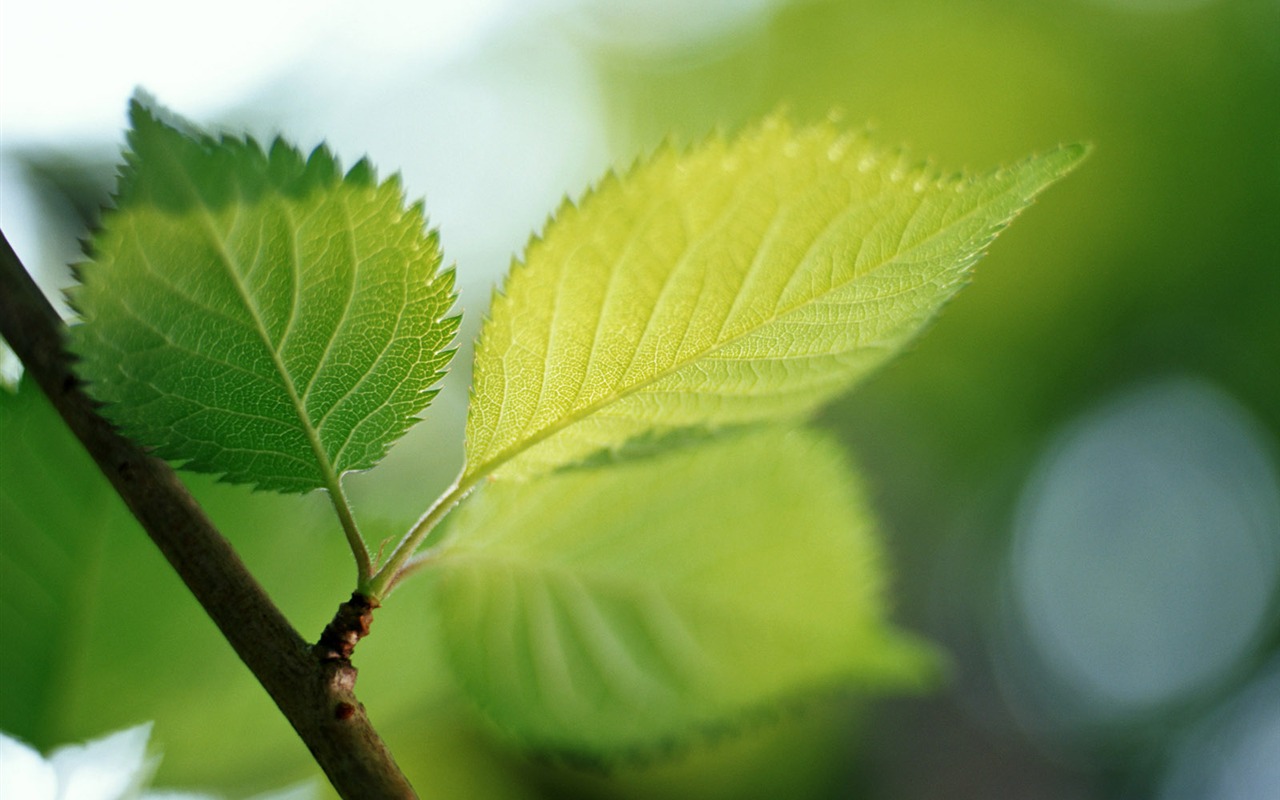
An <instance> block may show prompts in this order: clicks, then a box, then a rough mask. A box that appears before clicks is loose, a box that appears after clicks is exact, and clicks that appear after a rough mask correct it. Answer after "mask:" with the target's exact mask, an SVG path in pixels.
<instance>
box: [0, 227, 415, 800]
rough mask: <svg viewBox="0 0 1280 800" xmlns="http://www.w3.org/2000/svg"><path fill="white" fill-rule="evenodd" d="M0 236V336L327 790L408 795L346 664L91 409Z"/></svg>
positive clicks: (172, 484) (36, 294) (52, 320)
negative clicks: (267, 699) (274, 709)
mask: <svg viewBox="0 0 1280 800" xmlns="http://www.w3.org/2000/svg"><path fill="white" fill-rule="evenodd" d="M0 242H2V243H3V247H2V248H0V333H2V334H3V335H4V338H5V339H6V340H7V341H8V342H9V345H10V346H11V347H12V348H13V350H14V352H16V353H17V355H18V358H20V359H21V360H22V363H23V364H24V365H26V368H27V372H28V373H29V374H30V375H31V377H32V378H34V379H35V381H36V383H38V384H39V385H40V388H41V389H43V390H44V393H45V394H46V395H48V397H49V400H50V401H51V402H52V403H53V406H54V408H56V409H57V411H58V413H59V414H61V415H62V418H63V420H65V421H66V423H67V426H68V427H70V428H71V430H72V431H73V432H74V433H75V435H76V436H77V437H78V438H79V439H80V441H81V442H82V443H83V444H84V446H85V449H86V450H88V451H89V454H90V455H92V456H93V459H94V461H96V462H97V463H98V466H99V468H101V469H102V472H103V474H105V475H106V476H107V479H108V480H110V481H111V484H112V486H114V487H115V489H116V491H117V492H119V493H120V496H121V497H122V498H124V501H125V503H126V504H127V505H128V506H129V510H130V511H132V512H133V515H134V516H135V517H137V519H138V521H139V522H140V523H141V524H142V527H143V528H144V529H145V530H146V532H147V534H148V535H149V536H150V537H151V540H152V541H153V542H155V544H156V546H157V547H159V548H160V551H161V552H162V553H164V556H165V558H167V559H168V560H169V563H170V564H171V565H172V566H173V568H174V570H175V571H176V572H177V573H178V575H179V576H180V577H181V578H182V580H183V582H184V583H186V585H187V588H189V589H190V590H191V593H192V594H193V595H195V597H196V599H197V600H198V601H199V602H200V605H201V606H203V607H204V610H205V611H206V612H207V613H208V614H209V616H210V617H211V618H212V619H213V621H214V623H215V624H216V625H217V626H218V628H219V630H221V631H222V635H223V636H225V637H226V639H227V641H228V642H230V644H231V646H232V647H233V648H234V649H235V651H236V654H237V655H239V656H240V659H241V660H242V661H244V663H245V665H246V666H247V667H249V670H250V671H251V672H253V674H254V676H255V677H256V678H257V679H258V681H259V682H260V683H261V684H262V686H263V688H264V689H266V690H267V693H268V694H270V695H271V698H272V699H273V700H274V701H275V703H276V705H277V706H279V707H280V710H281V712H283V713H284V715H285V717H286V718H287V719H288V720H289V722H290V724H292V725H293V728H294V730H296V731H297V732H298V736H300V737H301V738H302V741H303V742H304V743H306V745H307V747H308V749H310V750H311V754H312V755H313V756H314V757H315V759H316V762H317V763H319V765H320V767H321V768H322V769H323V770H324V772H325V774H326V775H327V776H328V777H329V780H330V781H331V782H332V783H333V786H334V788H335V789H337V790H338V793H339V794H340V795H342V797H344V798H347V799H348V800H356V799H357V798H359V799H360V800H363V799H364V798H370V800H373V799H374V798H377V799H379V800H382V799H383V798H412V797H415V796H416V795H414V792H413V788H412V787H411V786H410V785H409V782H408V781H407V780H406V779H405V777H404V775H403V774H402V773H401V772H400V769H399V767H397V766H396V763H395V761H394V760H393V759H392V757H391V753H390V751H388V750H387V747H386V745H385V744H383V742H382V739H381V738H379V736H378V734H377V732H376V731H375V730H374V729H373V726H372V725H370V724H369V719H368V717H367V716H365V712H364V707H363V706H362V705H360V702H359V701H358V700H357V699H356V696H355V693H354V691H353V688H354V686H355V677H356V670H355V668H354V667H352V666H351V662H350V661H349V660H347V658H343V657H340V658H326V657H324V656H323V655H322V653H321V652H319V651H320V650H321V649H322V648H317V650H316V651H313V650H312V648H310V647H308V645H307V643H306V641H304V640H303V638H302V637H301V636H300V635H299V634H298V632H297V631H295V630H294V629H293V626H292V625H290V624H289V621H288V620H287V619H285V617H284V615H283V614H282V613H281V612H280V610H279V609H278V608H276V606H275V604H274V603H272V602H271V598H270V597H268V596H267V594H266V592H265V591H264V590H263V589H262V587H261V586H259V585H258V582H257V581H256V580H255V579H254V577H253V575H252V574H250V573H249V571H248V569H247V568H246V567H245V566H244V564H243V563H242V562H241V561H240V557H239V556H238V555H237V554H236V552H235V550H234V549H232V547H231V544H230V543H229V542H228V541H227V540H226V539H225V538H223V536H222V534H221V533H219V532H218V530H217V529H216V528H214V526H213V524H212V523H211V522H210V521H209V519H208V518H207V517H206V516H205V514H204V512H203V510H202V509H201V508H200V506H199V505H198V504H197V503H196V501H195V500H194V499H193V498H192V497H191V495H190V494H189V493H188V492H187V490H186V487H184V486H183V485H182V483H181V482H180V481H179V480H178V477H177V475H175V474H174V472H173V469H172V468H170V467H169V465H168V464H166V463H165V462H163V461H161V460H159V459H157V458H153V457H151V456H149V455H148V454H147V453H146V452H145V451H144V450H143V449H142V448H140V447H139V446H138V445H136V444H134V443H133V442H131V441H129V440H127V439H125V438H124V437H122V436H121V435H120V434H118V433H117V432H116V431H115V429H114V428H113V427H112V426H111V424H110V423H109V422H107V421H106V420H105V419H103V418H102V417H101V416H99V415H98V413H97V411H96V409H95V406H94V403H93V401H92V400H91V399H90V398H89V396H88V395H87V394H85V393H84V391H83V390H82V388H81V384H80V381H79V379H78V378H76V376H75V374H74V373H73V372H72V369H71V361H72V359H71V357H70V356H69V355H68V354H67V352H66V349H65V348H64V346H63V337H64V335H65V330H66V329H65V327H64V326H63V324H62V321H61V319H60V318H59V317H58V314H57V312H56V311H54V309H53V306H51V305H50V304H49V301H48V300H47V299H46V298H45V296H44V295H43V294H42V293H41V292H40V289H39V288H38V287H37V286H36V285H35V283H34V282H33V281H32V280H31V277H30V276H29V275H28V274H27V272H26V270H25V269H24V268H23V266H22V262H21V261H20V260H19V259H18V256H17V254H15V253H14V252H13V248H12V247H10V246H9V241H8V239H5V238H4V235H3V233H0ZM366 629H367V628H366Z"/></svg>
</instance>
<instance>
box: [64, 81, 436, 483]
mask: <svg viewBox="0 0 1280 800" xmlns="http://www.w3.org/2000/svg"><path fill="white" fill-rule="evenodd" d="M130 116H131V119H132V123H133V127H132V130H131V131H130V133H129V147H130V150H131V152H129V153H127V154H126V156H125V158H126V166H125V167H124V168H123V169H122V172H121V177H120V184H119V189H118V194H117V208H116V209H115V210H113V211H110V212H108V213H107V214H106V215H105V216H104V219H103V228H102V230H101V231H99V232H98V233H97V235H96V236H95V237H94V239H93V241H92V245H91V259H92V260H91V261H90V262H89V263H87V264H83V265H81V267H80V270H79V271H80V277H81V281H82V285H81V286H80V287H78V288H77V289H76V290H75V291H74V292H73V293H72V294H71V299H72V302H73V304H74V306H75V307H76V309H77V310H78V311H79V312H80V314H81V316H82V318H83V320H84V322H83V324H81V325H78V326H76V327H75V329H74V332H73V343H74V349H75V351H76V352H77V353H78V355H79V356H80V357H81V359H82V360H83V363H82V364H81V367H80V371H81V374H82V375H83V376H84V377H86V378H87V379H88V380H89V382H90V386H91V390H92V392H93V393H94V395H95V396H96V397H98V398H99V399H101V400H103V401H105V402H106V403H107V404H108V413H109V415H110V416H111V418H112V419H113V420H114V421H115V422H117V423H118V424H119V425H120V426H121V427H122V428H123V430H124V431H125V433H127V434H128V435H130V436H131V437H133V438H135V439H137V440H139V441H141V442H142V443H144V444H148V445H151V446H153V447H155V448H156V452H157V453H158V454H159V455H161V456H163V457H166V458H170V459H175V460H179V461H183V462H185V464H184V466H185V467H187V468H189V469H193V470H197V471H201V472H213V473H220V474H221V475H222V476H223V477H224V478H225V479H226V480H228V481H232V482H237V483H252V484H254V485H255V486H257V487H258V488H265V489H275V490H279V491H286V492H305V491H308V490H311V489H315V488H319V487H326V488H329V489H330V490H331V491H332V490H333V489H334V488H335V485H336V482H337V476H339V475H341V474H342V473H344V472H347V471H350V470H358V469H366V468H369V467H372V466H374V465H375V464H376V463H377V462H378V460H379V459H381V457H382V456H383V455H384V454H385V453H386V450H387V448H388V447H390V445H391V443H392V442H393V441H395V440H396V439H397V438H398V437H399V436H400V435H401V434H403V433H404V432H405V430H406V429H407V428H408V427H409V426H410V425H411V424H412V423H413V421H414V416H415V415H416V414H418V413H419V412H421V411H422V410H423V409H424V408H426V406H427V404H428V403H429V402H430V400H431V398H432V396H433V395H434V392H433V391H431V386H432V385H433V384H434V383H435V382H436V381H438V380H439V379H440V378H441V377H442V375H443V374H444V369H445V367H446V365H447V364H448V361H449V359H450V357H451V356H452V351H451V350H449V349H448V346H449V343H450V341H451V340H452V338H453V335H454V333H455V331H456V329H457V319H456V318H446V315H447V314H448V313H449V309H450V307H451V306H452V304H453V299H454V291H453V272H452V270H448V271H444V272H440V271H438V270H439V266H440V260H441V256H440V249H439V243H438V240H437V237H436V235H435V233H434V232H432V233H427V232H426V230H425V227H424V226H425V221H424V218H423V214H422V208H421V206H420V205H412V206H409V207H407V208H406V207H405V204H404V196H403V193H402V191H401V188H400V185H399V181H398V180H397V179H395V178H392V179H390V180H388V181H385V182H383V183H378V182H377V180H376V178H375V176H374V174H373V170H372V168H371V167H370V166H369V165H368V163H367V162H365V161H361V162H360V163H359V164H357V165H356V166H355V167H354V168H353V169H352V170H351V171H350V172H348V173H346V174H345V175H343V173H342V171H341V169H340V167H339V166H338V164H337V162H336V161H335V160H334V157H333V156H332V155H331V154H330V153H329V151H328V150H327V149H326V148H324V147H320V148H317V149H316V150H315V151H314V152H313V153H312V154H311V156H310V157H309V158H305V159H304V158H303V156H302V155H301V153H299V152H298V151H297V150H296V149H294V148H293V147H291V146H289V145H287V144H285V143H284V142H283V141H281V140H276V141H275V143H274V144H273V145H272V146H271V148H270V151H269V152H263V150H262V149H261V148H260V147H259V146H258V144H257V143H256V142H254V141H253V140H251V139H237V138H232V137H221V138H217V139H215V138H213V137H210V136H207V135H204V134H201V133H199V132H196V131H194V130H191V129H190V126H188V125H186V124H185V123H182V122H180V121H167V120H165V119H162V118H161V117H160V115H159V114H158V113H157V112H156V111H154V110H152V109H150V108H148V107H146V106H144V105H143V104H142V103H139V102H137V101H135V102H134V103H132V105H131V108H130Z"/></svg>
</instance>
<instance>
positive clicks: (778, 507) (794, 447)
mask: <svg viewBox="0 0 1280 800" xmlns="http://www.w3.org/2000/svg"><path fill="white" fill-rule="evenodd" d="M872 527H873V526H872V524H871V522H870V515H869V514H868V512H867V510H866V508H865V504H864V501H863V499H862V497H861V493H860V492H859V491H858V490H857V487H856V481H854V480H853V475H852V474H851V472H850V469H849V467H848V466H847V464H846V463H845V461H844V459H843V457H842V455H841V453H840V452H839V451H838V449H837V448H836V447H835V446H834V445H832V444H831V443H830V442H829V441H828V440H826V439H823V438H820V437H818V436H817V435H816V434H814V433H811V432H807V431H793V432H781V431H778V430H776V429H773V428H766V429H765V430H764V431H762V432H757V433H755V434H751V435H747V436H739V437H728V438H725V439H722V440H720V441H718V442H714V443H711V444H708V445H706V446H704V447H700V448H694V449H685V450H677V451H670V452H667V453H665V454H662V455H661V456H656V457H650V458H645V459H639V460H633V461H631V462H628V463H626V464H623V465H620V466H618V467H616V468H613V469H607V470H576V471H570V472H564V473H560V474H558V475H553V476H549V477H547V478H544V479H542V480H538V481H496V482H493V483H490V484H488V485H487V486H485V488H484V489H483V490H482V492H481V493H480V494H479V495H478V496H477V497H476V498H475V499H474V500H472V501H471V503H469V504H468V505H466V506H464V507H463V508H462V509H461V510H460V511H459V513H458V515H457V518H456V519H455V521H454V523H453V526H452V527H451V537H450V538H449V539H447V540H446V542H445V543H444V544H443V545H442V546H441V549H440V550H439V551H438V552H437V553H436V554H435V555H434V558H433V562H432V565H431V567H430V571H431V572H430V574H432V575H434V577H435V580H434V581H433V586H434V590H435V593H436V605H437V607H438V613H439V614H440V615H441V616H442V618H443V625H442V628H443V631H444V636H445V638H446V647H445V649H446V651H447V652H448V653H449V654H450V658H451V659H452V663H453V666H454V670H455V672H456V675H457V679H458V681H459V682H460V683H461V685H462V686H463V687H465V689H466V690H467V691H468V692H469V693H470V695H471V696H472V697H473V698H474V699H475V700H476V701H477V703H478V704H479V705H480V707H481V708H483V709H484V710H485V711H486V712H487V713H488V715H489V716H490V717H491V718H492V719H493V720H494V721H495V722H497V723H498V724H499V725H500V726H502V727H504V728H506V729H507V730H509V731H511V732H513V733H515V734H516V735H518V736H520V737H522V738H524V739H526V740H529V741H531V742H534V743H536V744H539V745H543V746H549V747H553V748H563V749H568V750H574V751H582V750H588V751H608V750H614V749H617V748H630V747H632V746H639V747H643V746H645V745H653V744H656V743H658V742H659V741H662V740H669V739H671V738H673V737H674V738H681V737H686V736H696V735H697V734H698V733H700V732H709V731H712V730H714V729H715V728H716V726H718V725H720V724H723V723H728V724H732V723H734V722H736V721H740V720H741V719H742V718H743V715H744V714H747V713H748V712H750V711H752V710H755V709H759V708H761V707H762V706H769V705H771V704H774V703H777V702H779V701H784V700H790V699H794V698H796V697H798V696H800V697H802V696H804V695H805V694H807V693H809V692H813V691H823V690H827V689H830V688H832V687H834V686H840V685H849V684H851V683H852V684H853V685H855V686H857V685H860V686H861V687H863V688H870V687H872V686H878V685H879V686H883V685H886V684H887V685H894V684H897V685H915V684H918V683H919V682H920V681H921V680H922V676H923V675H924V674H926V673H927V672H928V665H929V664H930V663H931V662H930V660H929V659H928V658H927V657H925V655H924V652H925V651H924V650H923V648H922V647H921V646H920V645H917V644H915V643H914V642H913V641H912V640H909V639H907V638H906V637H905V636H903V635H901V634H897V633H894V632H892V631H890V630H889V629H888V627H887V625H886V624H885V622H884V620H883V616H884V611H883V602H882V599H881V593H882V592H881V584H882V574H883V568H882V566H881V563H880V553H879V548H878V547H877V543H876V538H875V533H874V531H873V530H872Z"/></svg>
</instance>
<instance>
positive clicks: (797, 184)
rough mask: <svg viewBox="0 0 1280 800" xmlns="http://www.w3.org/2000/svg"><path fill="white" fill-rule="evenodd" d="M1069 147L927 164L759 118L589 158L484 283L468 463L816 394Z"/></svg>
mask: <svg viewBox="0 0 1280 800" xmlns="http://www.w3.org/2000/svg"><path fill="white" fill-rule="evenodd" d="M1084 152H1085V148H1084V147H1082V146H1071V147H1062V148H1059V149H1056V150H1053V151H1051V152H1049V153H1046V154H1044V155H1042V156H1039V157H1035V158H1031V159H1028V160H1026V161H1023V162H1022V163H1020V164H1018V165H1016V166H1014V167H1011V168H1007V169H1000V170H996V171H994V172H991V173H988V174H986V175H981V176H976V177H971V176H955V177H950V178H945V179H944V178H940V177H938V176H937V174H936V173H934V172H933V171H932V170H930V169H928V168H926V167H921V166H911V165H910V164H909V163H908V162H907V161H905V160H904V159H903V157H901V156H894V155H890V154H887V153H885V152H882V151H879V150H877V149H876V148H874V147H873V146H871V145H870V144H869V143H868V142H867V141H865V140H864V139H862V138H859V137H857V136H851V135H847V134H842V133H840V132H839V131H837V130H836V129H835V128H834V127H833V126H830V125H820V126H816V127H812V128H806V129H801V130H795V129H793V128H792V127H791V126H790V125H789V124H787V123H786V122H785V121H783V120H782V119H780V118H778V117H773V118H770V119H769V120H767V121H766V122H765V123H763V124H762V125H761V126H759V127H758V128H756V129H754V130H752V131H749V132H748V133H746V134H745V135H743V136H741V137H740V138H738V139H737V140H735V141H733V142H728V141H726V140H724V139H722V138H713V139H711V140H709V141H707V142H706V143H704V144H703V145H701V146H699V147H697V148H695V149H693V150H691V151H689V152H686V153H679V152H676V151H674V150H673V149H670V148H664V149H662V150H660V151H659V152H658V153H657V154H655V155H654V156H653V157H652V158H650V159H649V160H647V161H646V162H644V163H643V164H641V165H639V166H637V167H636V168H634V169H633V170H631V172H630V173H628V174H627V175H625V176H623V177H618V176H614V175H611V176H609V177H607V178H606V179H605V180H604V181H603V182H602V183H601V184H600V185H599V186H598V187H597V188H596V189H594V190H593V191H591V192H590V193H589V194H588V195H587V196H586V197H585V198H584V199H583V200H582V202H581V203H580V204H578V205H573V204H568V203H566V204H565V205H564V206H563V207H562V208H561V209H560V211H559V213H558V215H557V217H556V218H555V219H554V220H553V221H551V222H550V223H549V224H548V226H547V228H546V232H545V235H544V236H543V237H542V238H539V239H535V240H534V241H533V242H532V243H531V244H530V245H529V247H528V249H527V251H526V253H525V256H524V259H523V262H522V263H518V264H516V265H515V266H514V267H513V269H512V271H511V274H510V275H509V277H508V279H507V281H506V284H505V285H504V287H503V289H502V291H501V292H500V293H499V294H497V295H496V296H495V298H494V302H493V306H492V309H491V312H490V318H489V319H488V320H487V321H486V324H485V325H484V327H483V330H482V332H481V338H480V343H479V345H478V347H477V354H476V362H475V363H476V366H475V384H474V388H473V399H472V404H471V408H470V412H469V417H468V422H467V445H466V456H467V466H466V468H465V472H464V481H465V480H467V478H468V477H470V478H472V479H474V478H475V477H477V476H481V475H487V474H496V475H500V476H504V475H505V476H521V477H530V476H533V475H537V474H541V473H545V472H548V471H551V470H554V469H556V468H558V467H561V466H564V465H568V464H573V463H576V462H579V461H581V460H583V459H584V458H587V457H589V456H592V455H594V454H596V453H599V452H601V451H610V450H618V449H620V448H622V447H623V446H625V445H626V444H627V443H628V442H630V441H632V440H634V439H636V438H637V437H647V438H650V439H655V438H657V439H661V438H663V437H665V436H666V435H668V434H671V433H673V432H677V433H678V432H681V431H688V430H700V429H702V430H714V429H718V428H721V427H725V426H740V425H745V424H752V423H756V422H759V421H762V420H770V419H778V418H783V417H788V416H799V415H803V414H806V413H808V412H810V411H812V410H813V409H814V408H816V407H817V406H819V405H820V404H822V403H824V402H826V401H827V400H829V399H831V398H832V397H833V396H835V395H837V394H839V393H842V392H844V391H845V390H847V389H848V388H849V387H850V386H851V385H852V384H853V383H854V382H855V381H856V380H857V379H858V378H860V377H862V376H863V375H865V374H866V373H867V372H868V371H870V370H871V369H873V368H874V367H875V366H877V365H878V364H880V363H881V362H883V361H884V360H885V359H886V358H888V357H889V356H891V355H892V354H893V353H894V352H896V351H897V350H898V349H900V348H901V347H902V346H903V344H904V343H906V342H907V341H908V340H910V339H911V337H912V336H914V335H915V334H916V333H917V332H919V330H920V329H921V328H922V327H923V325H924V324H925V323H926V321H927V320H928V319H929V318H930V317H931V316H932V315H933V314H934V313H935V312H936V311H937V310H938V308H939V307H940V306H941V305H942V304H943V303H945V302H946V300H947V299H948V298H950V297H951V296H952V295H953V294H954V293H955V291H956V290H957V289H958V288H959V286H960V285H961V284H962V283H963V282H964V281H965V279H966V277H967V276H968V273H969V270H970V267H971V266H972V265H973V264H974V262H975V261H976V260H977V259H978V258H979V256H980V255H981V254H982V253H983V251H984V249H985V248H986V247H987V245H988V244H989V243H990V242H991V240H992V238H993V237H994V236H995V235H996V234H997V232H999V231H1000V229H1001V228H1003V227H1004V226H1005V225H1006V224H1008V222H1009V221H1010V220H1011V219H1012V218H1013V217H1014V216H1015V215H1016V214H1017V213H1018V212H1019V211H1020V210H1021V209H1022V208H1024V207H1025V206H1026V205H1027V204H1028V203H1030V202H1031V200H1032V198H1033V197H1034V196H1035V195H1036V194H1037V193H1038V192H1040V191H1041V190H1043V189H1044V188H1045V187H1046V186H1048V185H1049V184H1051V183H1052V182H1054V181H1055V180H1056V179H1058V178H1059V177H1061V176H1062V175H1064V174H1065V173H1066V172H1068V171H1069V170H1070V169H1071V168H1072V167H1073V166H1074V165H1075V164H1076V163H1077V162H1078V161H1079V160H1080V158H1081V157H1082V156H1083V155H1084Z"/></svg>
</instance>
